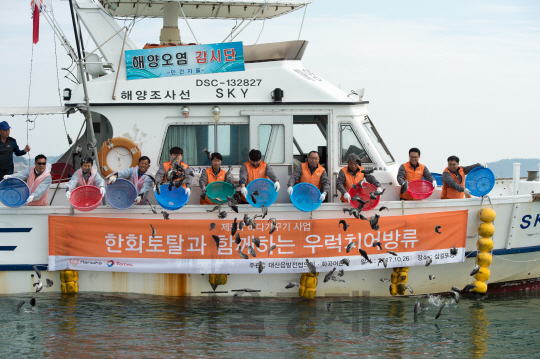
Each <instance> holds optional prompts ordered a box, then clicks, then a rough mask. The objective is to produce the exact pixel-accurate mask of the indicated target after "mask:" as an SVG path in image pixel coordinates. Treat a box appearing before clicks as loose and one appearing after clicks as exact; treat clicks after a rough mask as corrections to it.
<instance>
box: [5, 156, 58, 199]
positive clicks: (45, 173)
mask: <svg viewBox="0 0 540 359" xmlns="http://www.w3.org/2000/svg"><path fill="white" fill-rule="evenodd" d="M8 178H18V179H21V180H23V181H26V183H27V184H28V188H30V196H29V197H28V199H27V200H26V205H27V206H48V205H49V200H48V199H49V197H48V191H49V187H50V186H51V184H52V177H51V172H50V168H47V157H45V156H44V155H37V156H36V158H35V161H34V166H33V167H30V168H27V169H26V170H24V171H21V172H17V173H15V174H13V175H5V176H4V179H8Z"/></svg>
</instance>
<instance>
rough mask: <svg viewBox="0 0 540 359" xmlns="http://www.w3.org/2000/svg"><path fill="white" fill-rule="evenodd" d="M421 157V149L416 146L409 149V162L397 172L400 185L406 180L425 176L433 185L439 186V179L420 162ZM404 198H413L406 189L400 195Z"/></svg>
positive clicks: (420, 178)
mask: <svg viewBox="0 0 540 359" xmlns="http://www.w3.org/2000/svg"><path fill="white" fill-rule="evenodd" d="M419 159H420V150H419V149H418V148H416V147H413V148H411V149H410V150H409V162H405V163H404V164H402V165H401V166H400V167H399V170H398V174H397V183H398V184H399V185H400V186H403V185H404V184H405V181H409V182H411V181H416V180H422V179H424V178H425V180H426V181H429V182H432V183H433V187H437V181H436V180H435V178H434V177H433V176H432V175H431V172H429V170H428V168H427V167H426V166H424V165H423V164H421V163H420V162H418V160H419ZM400 197H401V199H402V200H411V199H413V198H412V196H411V195H410V194H409V192H407V191H404V193H403V194H401V195H400Z"/></svg>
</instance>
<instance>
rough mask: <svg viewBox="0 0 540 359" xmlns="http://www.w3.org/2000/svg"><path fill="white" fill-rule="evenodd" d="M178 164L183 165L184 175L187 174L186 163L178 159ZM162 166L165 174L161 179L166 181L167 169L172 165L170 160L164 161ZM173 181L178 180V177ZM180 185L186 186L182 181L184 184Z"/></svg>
mask: <svg viewBox="0 0 540 359" xmlns="http://www.w3.org/2000/svg"><path fill="white" fill-rule="evenodd" d="M180 164H181V165H182V166H183V167H184V171H186V176H188V174H187V169H188V167H189V166H188V165H186V164H185V163H184V162H182V161H180ZM163 167H164V168H165V174H164V175H163V179H162V181H163V182H166V181H167V171H168V170H170V169H171V167H172V165H171V161H169V162H165V163H164V164H163ZM175 181H180V179H176V180H175ZM182 187H184V188H187V185H186V184H185V183H184V184H183V185H182Z"/></svg>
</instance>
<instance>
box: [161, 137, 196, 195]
mask: <svg viewBox="0 0 540 359" xmlns="http://www.w3.org/2000/svg"><path fill="white" fill-rule="evenodd" d="M169 154H170V155H171V157H170V161H168V162H165V163H164V164H162V165H160V166H159V169H158V171H157V172H156V187H158V186H160V185H161V182H167V177H166V173H167V171H168V170H169V169H170V168H171V166H172V162H173V161H176V163H179V164H180V165H181V166H182V167H184V171H185V173H186V183H185V184H184V185H182V187H184V189H185V190H186V193H187V195H188V197H189V195H190V194H191V176H190V175H189V173H188V167H189V166H188V165H187V164H185V163H184V162H182V157H183V156H184V150H182V149H181V148H180V147H173V148H171V149H170V150H169ZM189 171H190V172H191V168H190V169H189Z"/></svg>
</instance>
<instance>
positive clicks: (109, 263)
mask: <svg viewBox="0 0 540 359" xmlns="http://www.w3.org/2000/svg"><path fill="white" fill-rule="evenodd" d="M113 265H114V261H113V260H112V259H111V260H110V261H107V267H112V266H113Z"/></svg>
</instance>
